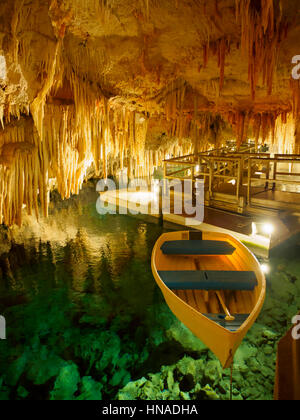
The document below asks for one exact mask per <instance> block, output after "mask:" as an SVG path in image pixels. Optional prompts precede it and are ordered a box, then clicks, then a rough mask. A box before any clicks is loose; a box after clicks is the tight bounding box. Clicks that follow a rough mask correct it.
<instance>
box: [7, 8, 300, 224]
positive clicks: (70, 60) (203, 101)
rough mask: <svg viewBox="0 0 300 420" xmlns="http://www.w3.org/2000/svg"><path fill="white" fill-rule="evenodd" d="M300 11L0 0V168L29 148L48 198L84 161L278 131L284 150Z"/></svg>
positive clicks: (73, 186) (102, 165)
mask: <svg viewBox="0 0 300 420" xmlns="http://www.w3.org/2000/svg"><path fill="white" fill-rule="evenodd" d="M299 9H300V4H299V2H298V1H297V0H193V1H192V0H134V1H132V0H1V1H0V57H1V59H0V120H1V124H2V129H1V130H2V131H1V133H0V146H1V147H2V149H1V153H0V171H4V172H5V171H6V170H7V167H9V166H10V167H11V166H12V165H13V164H14V162H15V158H16V156H19V155H20V156H25V157H24V159H27V160H28V159H29V158H28V156H31V157H32V155H34V152H32V148H35V149H36V151H37V152H36V153H37V157H36V158H33V157H32V159H33V160H34V159H38V161H36V162H35V164H34V165H37V166H36V168H39V170H40V171H42V172H43V177H42V180H41V179H40V180H36V181H34V180H32V182H33V184H34V188H35V189H36V190H37V189H38V190H39V193H40V194H41V191H45V197H44V200H41V201H42V206H43V201H47V198H46V195H47V193H46V192H47V191H48V189H49V179H50V178H51V179H53V178H55V179H56V185H58V186H59V191H60V192H61V194H62V196H63V197H68V196H69V195H70V194H72V193H75V192H78V189H79V188H80V185H81V184H82V182H83V179H84V177H85V175H86V168H87V167H88V165H89V164H91V163H92V164H93V165H94V167H95V170H96V172H97V173H100V172H102V174H103V175H104V176H107V175H108V173H109V172H111V171H112V172H114V169H113V167H114V168H115V169H116V168H119V169H120V168H121V169H122V168H123V167H124V165H126V166H130V167H131V168H133V167H134V168H135V169H136V168H138V167H143V168H144V170H145V171H150V172H151V169H152V168H153V167H155V166H157V165H158V163H159V161H160V160H161V159H162V158H164V157H165V154H166V153H167V149H168V148H170V147H173V149H172V154H180V153H184V152H190V151H194V150H195V149H196V150H200V149H201V150H205V149H206V148H207V147H208V146H209V147H211V146H214V147H216V146H218V145H220V143H222V141H224V140H229V139H231V138H236V139H237V141H238V143H239V144H240V143H241V142H242V141H244V140H245V139H246V138H247V136H251V138H254V139H255V140H256V141H257V142H258V141H263V142H264V141H266V140H267V141H270V142H271V143H275V144H276V141H277V138H278V136H279V134H280V135H281V136H282V132H283V131H284V132H285V134H284V135H285V136H286V137H287V140H286V143H287V144H288V145H289V147H288V148H286V149H285V150H284V151H286V150H289V151H293V152H294V151H297V150H298V149H299V145H300V139H299V134H297V127H298V120H299V119H298V114H299V108H300V106H299V103H300V99H299V98H300V94H299V81H297V80H293V79H292V78H291V74H292V68H293V64H292V58H293V57H294V56H297V55H299V54H300V48H299V35H300V13H299ZM278 121H279V122H280V127H277V125H278ZM282 124H285V125H287V126H288V127H289V128H288V129H285V128H284V129H283V128H282V127H281V125H282ZM299 131H300V130H298V132H299ZM10 143H18V144H17V145H13V146H11V145H10ZM281 143H282V142H281ZM170 145H171V146H170ZM158 150H159V151H160V152H161V154H160V155H159V156H157V152H158ZM154 152H155V153H154ZM147 153H148V155H147ZM62 155H64V156H65V157H66V158H67V159H70V162H73V163H72V165H71V166H70V167H66V166H67V163H65V162H62V158H61V156H62ZM145 156H146V157H145ZM126 159H127V163H126V162H125V161H126ZM128 159H131V160H132V159H133V160H134V162H131V165H128ZM116 162H117V163H116ZM145 162H146V164H145ZM27 163H28V162H27ZM1 165H2V166H1ZM28 165H29V163H28ZM30 165H31V166H32V165H33V163H32V162H31V163H30ZM113 165H115V166H113ZM45 168H46V169H45ZM24 171H25V172H24V173H25V175H26V170H25V169H24ZM4 172H3V173H4ZM70 173H72V174H73V175H72V176H71V175H70ZM67 174H68V175H67ZM3 176H4V175H3ZM6 176H8V175H6ZM25 178H26V176H25ZM66 178H67V181H66ZM26 182H31V181H28V180H27V181H26ZM35 183H36V184H35ZM38 185H39V188H38ZM32 195H33V197H34V196H35V194H34V193H32ZM18 200H19V201H18V206H17V207H18V208H20V205H21V201H22V198H18ZM28 200H29V198H28ZM28 200H27V201H28ZM30 200H31V201H32V203H31V204H30V207H34V204H33V202H34V199H33V198H30ZM23 201H24V200H23ZM22 204H24V203H22ZM44 207H45V209H46V207H47V205H46V204H45V205H44ZM45 211H46V210H45ZM0 213H1V208H0ZM7 217H8V218H10V219H11V220H14V219H15V216H14V215H10V214H9V215H7Z"/></svg>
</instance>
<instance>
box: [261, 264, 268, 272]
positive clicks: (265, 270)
mask: <svg viewBox="0 0 300 420" xmlns="http://www.w3.org/2000/svg"><path fill="white" fill-rule="evenodd" d="M260 268H261V270H262V272H263V273H264V274H269V273H270V267H269V266H268V264H261V266H260Z"/></svg>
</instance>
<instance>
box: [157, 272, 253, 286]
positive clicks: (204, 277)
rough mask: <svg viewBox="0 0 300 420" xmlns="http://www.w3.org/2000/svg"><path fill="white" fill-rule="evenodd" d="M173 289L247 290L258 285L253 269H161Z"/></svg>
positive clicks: (161, 275)
mask: <svg viewBox="0 0 300 420" xmlns="http://www.w3.org/2000/svg"><path fill="white" fill-rule="evenodd" d="M158 274H159V276H160V278H161V279H162V281H163V282H164V283H165V285H166V286H167V287H168V288H169V289H171V290H208V291H209V290H247V291H252V290H254V288H255V287H256V286H257V279H256V275H255V273H254V272H253V271H159V272H158Z"/></svg>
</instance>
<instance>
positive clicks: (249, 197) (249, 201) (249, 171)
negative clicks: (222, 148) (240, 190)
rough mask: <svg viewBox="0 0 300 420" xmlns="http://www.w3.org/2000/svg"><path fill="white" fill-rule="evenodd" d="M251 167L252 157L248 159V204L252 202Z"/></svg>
mask: <svg viewBox="0 0 300 420" xmlns="http://www.w3.org/2000/svg"><path fill="white" fill-rule="evenodd" d="M251 168H252V159H251V158H249V160H248V190H247V204H248V206H250V204H251Z"/></svg>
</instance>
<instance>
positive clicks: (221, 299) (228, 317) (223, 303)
mask: <svg viewBox="0 0 300 420" xmlns="http://www.w3.org/2000/svg"><path fill="white" fill-rule="evenodd" d="M216 295H217V296H218V299H219V301H220V303H221V305H222V308H223V310H224V312H225V314H226V318H225V320H226V321H234V320H235V317H234V316H232V315H231V314H230V312H229V309H228V308H227V306H226V305H225V302H224V300H223V298H222V296H221V293H220V292H216Z"/></svg>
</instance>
